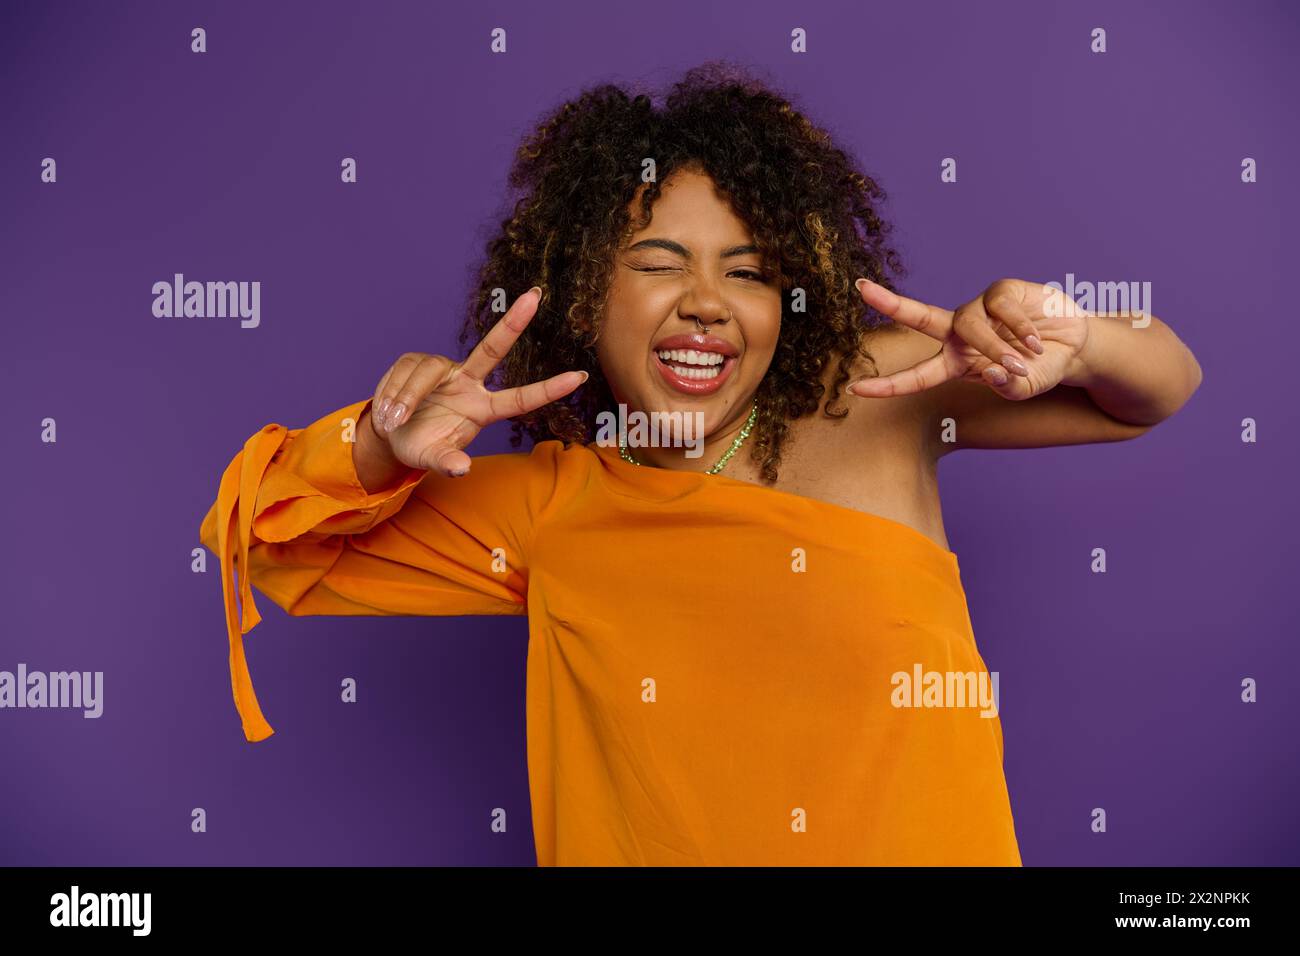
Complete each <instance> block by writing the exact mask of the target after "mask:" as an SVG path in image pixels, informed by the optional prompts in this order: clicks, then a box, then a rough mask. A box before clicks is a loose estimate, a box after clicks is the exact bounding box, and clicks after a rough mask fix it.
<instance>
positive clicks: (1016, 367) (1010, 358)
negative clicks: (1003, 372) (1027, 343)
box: [1002, 352, 1029, 375]
mask: <svg viewBox="0 0 1300 956" xmlns="http://www.w3.org/2000/svg"><path fill="white" fill-rule="evenodd" d="M1002 364H1003V365H1005V366H1006V367H1007V368H1008V369H1009V370H1011V371H1012V372H1015V373H1016V374H1017V375H1028V374H1029V369H1027V368H1025V363H1024V362H1022V361H1020V359H1018V358H1017V357H1016V356H1014V355H1012V354H1011V353H1009V352H1008V353H1007V354H1006V355H1004V356H1002Z"/></svg>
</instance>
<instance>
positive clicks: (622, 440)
mask: <svg viewBox="0 0 1300 956" xmlns="http://www.w3.org/2000/svg"><path fill="white" fill-rule="evenodd" d="M757 420H758V399H754V407H753V408H751V409H750V410H749V418H747V419H746V420H745V424H744V427H742V428H741V429H740V434H739V435H737V436H736V439H735V441H733V442H732V443H731V447H730V448H728V449H727V451H726V454H724V455H723V456H722V457H721V458H719V459H718V460H717V462H715V463H714V465H713V467H712V468H710V469H709V470H708V471H706V472H704V474H706V475H716V474H717V473H718V472H720V471H722V469H723V468H725V467H726V464H727V462H729V461H731V456H732V455H734V454H735V453H736V452H737V451H738V450H739V449H740V446H741V445H743V444H744V443H745V439H746V438H748V437H749V433H750V432H751V431H753V429H754V422H755V421H757ZM618 456H619V457H620V458H622V459H623V460H624V461H626V462H629V463H631V464H633V465H639V464H641V462H639V461H637V460H636V459H635V458H633V457H632V454H631V452H629V451H628V450H627V435H619V436H618Z"/></svg>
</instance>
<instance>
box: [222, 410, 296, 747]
mask: <svg viewBox="0 0 1300 956" xmlns="http://www.w3.org/2000/svg"><path fill="white" fill-rule="evenodd" d="M287 434H288V429H286V428H285V427H284V426H283V425H267V426H266V427H265V428H263V429H262V430H261V431H259V432H258V433H257V434H255V435H253V437H251V438H250V439H249V440H248V441H247V442H246V443H245V444H244V448H243V450H242V451H241V452H240V453H239V454H237V455H236V456H235V458H234V460H233V461H231V463H230V465H229V466H228V467H227V468H226V471H225V473H224V474H223V475H222V476H221V487H220V489H219V490H218V492H217V515H216V517H217V546H218V551H219V554H220V558H221V584H222V596H223V599H224V601H225V606H226V631H227V634H228V635H229V637H230V684H231V689H232V691H233V692H234V697H235V709H236V710H237V711H239V719H240V722H241V723H242V724H243V727H244V737H245V738H246V739H247V740H248V741H249V742H250V743H256V742H257V741H259V740H265V739H266V738H267V737H270V736H271V735H272V734H273V733H275V731H274V730H273V729H272V728H271V725H270V724H269V723H267V722H266V718H265V717H263V716H262V708H261V707H260V706H259V705H258V703H257V695H256V694H255V693H253V680H252V677H251V676H249V673H248V662H247V660H245V658H244V641H243V637H242V635H244V634H247V633H248V632H249V631H250V630H252V629H253V628H254V627H255V626H256V625H257V623H258V622H259V621H261V620H262V616H261V615H260V614H259V613H258V612H257V605H256V604H255V603H254V602H253V586H252V582H251V581H250V579H249V573H248V547H249V541H250V539H251V537H252V532H253V512H254V509H255V508H256V505H257V490H258V486H259V485H260V484H261V480H262V475H263V473H264V472H265V471H266V467H267V465H269V464H270V462H271V459H272V458H273V457H274V455H275V453H276V451H278V450H279V448H280V445H281V444H282V443H283V442H284V439H285V436H286V435H287ZM236 535H237V536H238V537H237V541H234V540H232V537H234V536H236ZM232 552H233V553H232ZM236 570H238V576H239V604H238V607H236V604H235V573H236Z"/></svg>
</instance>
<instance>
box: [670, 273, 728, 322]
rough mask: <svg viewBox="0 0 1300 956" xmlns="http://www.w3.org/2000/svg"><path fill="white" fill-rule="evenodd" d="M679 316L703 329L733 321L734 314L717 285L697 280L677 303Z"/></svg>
mask: <svg viewBox="0 0 1300 956" xmlns="http://www.w3.org/2000/svg"><path fill="white" fill-rule="evenodd" d="M677 314H678V315H680V316H681V317H682V318H683V319H685V320H686V321H687V322H693V323H695V324H696V325H698V326H700V327H701V328H707V327H709V326H712V325H714V324H715V323H716V324H721V325H725V324H726V323H727V322H729V321H731V318H732V312H731V309H730V308H729V307H728V306H727V303H726V302H725V301H724V300H723V298H722V293H721V292H720V291H719V289H718V287H717V285H716V284H714V283H711V282H707V281H704V280H701V279H697V280H696V281H695V282H693V283H692V284H691V287H690V288H689V289H688V290H687V291H686V292H685V294H683V295H682V298H681V300H680V301H679V302H678V303H677Z"/></svg>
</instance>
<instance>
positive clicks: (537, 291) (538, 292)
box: [528, 285, 542, 298]
mask: <svg viewBox="0 0 1300 956" xmlns="http://www.w3.org/2000/svg"><path fill="white" fill-rule="evenodd" d="M528 291H529V292H536V293H537V297H538V298H541V296H542V287H541V286H539V285H535V286H533V287H532V288H531V289H529V290H528Z"/></svg>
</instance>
